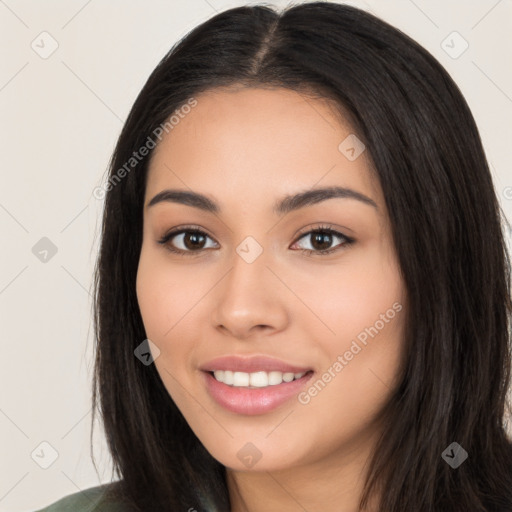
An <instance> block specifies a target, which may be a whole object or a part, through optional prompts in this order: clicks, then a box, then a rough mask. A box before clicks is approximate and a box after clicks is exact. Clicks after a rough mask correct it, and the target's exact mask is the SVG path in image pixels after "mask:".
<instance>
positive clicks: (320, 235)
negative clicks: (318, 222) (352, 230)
mask: <svg viewBox="0 0 512 512" xmlns="http://www.w3.org/2000/svg"><path fill="white" fill-rule="evenodd" d="M302 239H305V240H307V241H309V247H307V248H303V249H302V250H303V251H304V252H306V253H307V254H308V255H311V254H329V253H331V252H334V251H337V250H338V249H340V248H342V247H344V246H349V245H351V244H353V243H354V242H355V240H354V239H353V238H349V237H348V236H345V235H344V234H342V233H339V232H338V231H335V230H333V229H331V228H329V227H320V228H316V229H314V230H312V231H308V232H307V233H304V234H303V235H302V236H301V237H300V238H299V240H302ZM336 239H338V240H340V241H341V243H338V244H337V245H335V246H334V247H331V245H332V244H333V243H334V242H335V241H336ZM296 243H298V242H296Z"/></svg>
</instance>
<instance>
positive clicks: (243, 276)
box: [212, 251, 291, 340]
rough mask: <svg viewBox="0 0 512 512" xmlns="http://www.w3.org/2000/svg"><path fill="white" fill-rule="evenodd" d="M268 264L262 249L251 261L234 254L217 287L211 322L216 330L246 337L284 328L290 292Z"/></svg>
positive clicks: (241, 337)
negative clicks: (230, 264) (229, 266)
mask: <svg viewBox="0 0 512 512" xmlns="http://www.w3.org/2000/svg"><path fill="white" fill-rule="evenodd" d="M269 263H270V261H269V258H268V257H267V255H266V252H265V251H264V252H263V254H261V255H260V256H259V257H258V258H257V259H256V260H255V261H253V262H251V263H249V262H248V261H246V260H244V259H243V258H242V257H241V256H239V255H238V254H235V256H234V257H233V265H232V267H231V268H230V270H229V271H228V272H227V274H226V275H225V277H224V278H223V279H222V281H221V282H220V283H219V285H218V286H217V287H216V293H217V296H216V298H215V299H216V302H215V307H214V310H213V314H212V322H213V326H214V327H215V328H216V329H217V330H220V331H223V333H224V334H226V335H228V336H230V337H233V338H237V339H240V340H245V339H248V338H250V337H251V336H262V335H264V334H266V335H268V334H271V333H272V332H274V331H281V330H283V329H285V328H286V325H287V322H288V319H289V316H290V315H289V312H288V308H287V302H288V303H289V301H290V296H291V292H290V291H289V290H287V288H286V286H285V285H284V284H283V282H282V281H281V280H280V279H279V278H278V277H276V275H277V274H279V270H276V268H275V265H272V264H271V263H270V265H269ZM271 267H274V268H271Z"/></svg>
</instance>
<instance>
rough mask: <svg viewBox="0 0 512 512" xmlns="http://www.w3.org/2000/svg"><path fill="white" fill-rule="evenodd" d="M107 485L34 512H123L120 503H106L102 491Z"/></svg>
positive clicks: (87, 490) (123, 509) (62, 499)
mask: <svg viewBox="0 0 512 512" xmlns="http://www.w3.org/2000/svg"><path fill="white" fill-rule="evenodd" d="M108 485H109V484H103V485H99V486H97V487H90V488H89V489H85V490H83V491H79V492H76V493H74V494H70V495H68V496H65V497H64V498H61V499H60V500H58V501H56V502H55V503H52V504H50V505H48V506H47V507H45V508H42V509H40V510H37V511H36V512H125V511H126V507H124V506H123V505H122V504H121V503H112V502H109V503H107V502H106V501H105V499H104V491H105V489H106V488H107V486H108Z"/></svg>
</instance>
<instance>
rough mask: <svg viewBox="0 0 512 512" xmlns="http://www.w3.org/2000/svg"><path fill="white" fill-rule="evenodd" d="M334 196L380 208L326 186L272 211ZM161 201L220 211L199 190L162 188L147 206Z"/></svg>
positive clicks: (355, 194)
mask: <svg viewBox="0 0 512 512" xmlns="http://www.w3.org/2000/svg"><path fill="white" fill-rule="evenodd" d="M332 198H343V199H356V200H357V201H361V202H362V203H364V204H367V205H370V206H373V207H374V208H375V209H376V210H378V207H377V204H376V203H375V201H373V199H370V198H369V197H367V196H365V195H364V194H361V192H357V191H355V190H352V189H350V188H345V187H326V188H316V189H310V190H306V191H305V192H299V193H297V194H293V195H288V196H285V197H284V198H282V199H280V200H279V201H277V202H276V203H275V204H274V206H273V208H272V211H273V212H274V213H275V214H280V215H283V214H286V213H288V212H291V211H294V210H298V209H300V208H304V207H306V206H311V205H314V204H317V203H320V202H322V201H326V200H327V199H332ZM161 202H171V203H179V204H184V205H187V206H192V207H194V208H199V209H200V210H203V211H205V212H209V213H215V214H216V213H219V212H220V207H219V205H218V204H217V203H216V202H215V201H214V200H213V199H210V198H209V197H208V196H205V195H203V194H200V193H198V192H189V191H187V190H178V189H167V190H162V192H159V193H158V194H157V195H156V196H155V197H153V199H151V201H150V202H149V203H148V205H147V207H146V208H149V207H150V206H153V205H155V204H157V203H161Z"/></svg>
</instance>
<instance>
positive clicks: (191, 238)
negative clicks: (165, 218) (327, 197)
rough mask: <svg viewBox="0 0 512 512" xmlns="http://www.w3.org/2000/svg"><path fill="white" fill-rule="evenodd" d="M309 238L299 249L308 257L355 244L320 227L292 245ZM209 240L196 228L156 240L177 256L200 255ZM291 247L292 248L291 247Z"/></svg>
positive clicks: (184, 229)
mask: <svg viewBox="0 0 512 512" xmlns="http://www.w3.org/2000/svg"><path fill="white" fill-rule="evenodd" d="M308 237H309V240H310V243H309V245H310V247H311V248H306V249H304V248H303V249H301V251H303V252H305V253H307V254H308V255H312V254H329V253H332V252H334V251H336V250H338V249H339V248H341V247H343V246H348V245H351V244H353V243H354V242H355V240H354V239H353V238H350V237H348V236H346V235H344V234H342V233H340V232H338V231H335V230H333V229H331V228H330V227H329V226H320V227H318V228H315V229H313V230H311V231H308V232H306V233H303V234H302V235H301V236H300V238H299V239H298V240H297V242H295V243H294V244H293V245H296V244H297V243H298V242H299V241H300V240H302V239H303V238H305V239H307V238H308ZM208 238H209V239H210V240H211V238H210V237H209V236H208V235H207V234H206V233H205V232H204V231H202V230H201V229H199V228H197V227H184V228H183V227H182V228H178V229H175V230H173V231H171V232H169V233H167V234H166V235H164V236H163V238H162V239H160V240H158V243H159V244H162V245H165V246H166V247H167V248H168V249H169V250H170V251H171V252H174V253H178V254H187V255H189V256H191V255H192V254H193V253H200V252H202V251H203V250H204V249H206V248H210V249H211V246H210V247H205V245H204V243H205V240H206V239H208ZM336 238H338V239H340V240H341V243H339V244H338V245H336V246H334V247H331V248H326V246H330V245H331V244H332V243H333V240H334V239H336ZM173 239H176V240H177V241H178V243H179V244H181V245H182V247H181V248H180V247H176V246H175V245H174V243H175V242H173V243H170V242H171V241H172V240H173ZM292 247H293V246H292Z"/></svg>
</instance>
